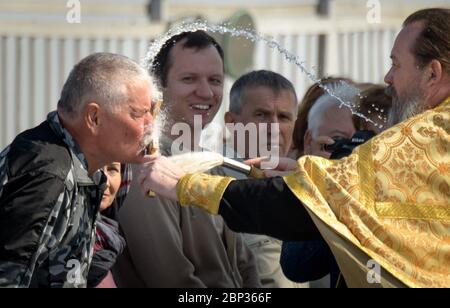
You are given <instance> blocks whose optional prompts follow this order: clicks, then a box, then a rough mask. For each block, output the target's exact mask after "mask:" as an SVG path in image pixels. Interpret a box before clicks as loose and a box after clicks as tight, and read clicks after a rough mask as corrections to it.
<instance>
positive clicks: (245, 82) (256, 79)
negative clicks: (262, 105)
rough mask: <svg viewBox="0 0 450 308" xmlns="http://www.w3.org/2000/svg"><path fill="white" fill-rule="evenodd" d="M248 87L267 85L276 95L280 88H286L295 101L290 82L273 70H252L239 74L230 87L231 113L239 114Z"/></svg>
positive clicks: (295, 95)
mask: <svg viewBox="0 0 450 308" xmlns="http://www.w3.org/2000/svg"><path fill="white" fill-rule="evenodd" d="M250 87H267V88H269V89H272V90H273V92H274V93H275V95H278V94H279V93H280V92H281V91H282V90H288V91H290V92H292V94H294V98H295V102H296V103H297V93H296V92H295V88H294V85H293V84H292V82H290V81H289V80H287V79H286V78H285V77H283V76H281V75H280V74H278V73H275V72H271V71H266V70H260V71H253V72H250V73H247V74H245V75H243V76H241V77H240V78H239V79H238V80H236V82H235V83H234V84H233V86H232V87H231V91H230V111H231V112H232V113H234V114H240V113H241V112H242V107H243V105H244V102H243V98H244V93H245V89H247V88H250Z"/></svg>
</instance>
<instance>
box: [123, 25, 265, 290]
mask: <svg viewBox="0 0 450 308" xmlns="http://www.w3.org/2000/svg"><path fill="white" fill-rule="evenodd" d="M153 73H154V74H155V76H156V77H157V79H158V81H159V84H160V86H161V88H162V92H163V99H164V102H163V105H162V110H161V113H162V114H163V116H164V118H165V121H164V126H163V128H162V130H163V134H164V136H163V137H162V140H161V144H160V146H161V152H162V154H164V155H167V156H170V155H172V152H171V148H172V144H173V143H174V142H175V140H174V139H175V138H177V136H174V135H172V134H171V130H172V126H173V125H175V124H178V123H183V124H187V125H188V126H189V127H190V129H191V131H193V130H194V117H195V116H201V118H202V122H203V125H202V126H203V127H204V126H205V125H207V124H208V123H210V122H211V121H212V119H213V118H214V116H215V115H216V113H217V111H218V110H219V107H220V104H221V102H222V93H223V80H224V66H223V51H222V48H221V47H220V46H219V45H218V44H217V43H216V42H215V41H214V39H213V38H212V37H210V36H209V35H207V34H206V33H205V32H202V31H197V32H186V33H182V34H180V35H178V36H175V37H172V38H171V39H170V40H168V41H167V43H166V44H165V45H164V46H163V48H162V49H161V50H160V52H159V53H158V55H157V56H156V58H155V60H154V66H153ZM194 140H195V139H194ZM192 145H193V146H194V147H196V146H198V144H192ZM186 150H188V151H189V150H191V149H186ZM136 168H138V166H136ZM134 170H136V169H134ZM213 172H214V173H215V174H221V175H224V174H225V172H224V169H222V168H217V169H215V170H214V171H213ZM136 205H137V206H136ZM120 223H121V226H122V228H123V231H124V233H125V236H126V239H127V243H128V246H127V251H126V253H125V254H124V256H123V257H122V258H121V259H119V263H118V266H117V271H116V277H117V278H118V285H119V286H122V287H132V286H133V287H184V288H204V287H210V288H212V287H215V288H224V287H228V288H238V287H258V286H259V282H258V275H257V269H256V262H255V259H254V256H253V255H252V253H251V252H250V250H249V249H248V247H247V246H246V245H245V243H244V241H243V239H242V236H241V235H240V234H236V233H234V232H233V231H231V230H230V229H229V228H228V227H227V226H226V225H225V223H224V222H223V219H222V218H221V217H218V216H213V215H210V214H207V213H205V212H203V211H201V210H200V209H196V208H181V207H180V206H179V204H178V203H177V202H173V201H171V200H168V199H166V198H162V197H155V198H148V197H146V196H143V195H142V194H141V193H140V190H139V184H138V182H137V181H135V182H133V185H132V187H131V190H130V193H129V195H128V197H127V200H126V202H125V205H124V207H123V208H122V209H121V212H120Z"/></svg>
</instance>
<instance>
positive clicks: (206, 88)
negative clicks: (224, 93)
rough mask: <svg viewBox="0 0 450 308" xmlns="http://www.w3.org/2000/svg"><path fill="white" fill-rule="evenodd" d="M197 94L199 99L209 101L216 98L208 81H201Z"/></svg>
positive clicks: (198, 84)
mask: <svg viewBox="0 0 450 308" xmlns="http://www.w3.org/2000/svg"><path fill="white" fill-rule="evenodd" d="M196 94H197V95H198V96H199V97H202V98H208V99H210V98H212V97H213V96H214V93H213V91H212V89H211V85H210V84H209V82H208V80H200V81H199V82H198V83H197V88H196Z"/></svg>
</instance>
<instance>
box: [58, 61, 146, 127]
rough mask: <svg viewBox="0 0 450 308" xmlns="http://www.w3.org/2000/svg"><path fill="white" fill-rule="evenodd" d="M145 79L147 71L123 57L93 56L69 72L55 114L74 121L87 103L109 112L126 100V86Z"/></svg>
mask: <svg viewBox="0 0 450 308" xmlns="http://www.w3.org/2000/svg"><path fill="white" fill-rule="evenodd" d="M145 78H150V77H149V74H148V72H147V71H146V70H145V69H143V68H142V67H141V66H139V64H137V63H136V62H134V61H133V60H131V59H129V58H127V57H125V56H122V55H117V54H112V53H94V54H92V55H90V56H87V57H86V58H84V59H83V60H81V61H80V62H79V63H78V64H76V65H75V67H74V68H73V69H72V71H71V72H70V74H69V77H68V78H67V80H66V82H65V84H64V86H63V89H62V92H61V98H60V100H59V102H58V111H59V112H61V113H63V114H64V115H66V116H68V117H70V118H74V117H77V116H78V115H79V114H80V113H81V110H82V109H83V107H84V106H85V104H86V103H87V102H89V101H95V102H96V103H98V104H99V105H102V106H105V107H106V108H108V109H109V110H111V109H113V108H116V107H118V106H120V104H122V103H124V102H125V101H127V99H128V91H127V85H128V84H129V83H131V82H133V81H136V80H137V79H145ZM150 81H151V78H150Z"/></svg>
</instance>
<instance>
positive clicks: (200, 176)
mask: <svg viewBox="0 0 450 308" xmlns="http://www.w3.org/2000/svg"><path fill="white" fill-rule="evenodd" d="M232 181H234V179H233V178H231V177H222V176H214V175H208V174H204V173H194V174H187V175H185V176H184V177H183V178H182V179H181V180H180V181H179V182H178V185H177V196H178V200H179V202H180V204H181V205H182V206H188V205H195V206H198V207H200V208H202V209H204V210H205V211H207V212H208V213H211V214H215V215H217V214H218V212H219V205H220V200H221V199H222V197H223V194H224V193H225V190H226V188H227V187H228V185H229V184H230V183H231V182H232Z"/></svg>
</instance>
